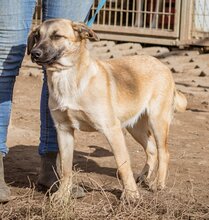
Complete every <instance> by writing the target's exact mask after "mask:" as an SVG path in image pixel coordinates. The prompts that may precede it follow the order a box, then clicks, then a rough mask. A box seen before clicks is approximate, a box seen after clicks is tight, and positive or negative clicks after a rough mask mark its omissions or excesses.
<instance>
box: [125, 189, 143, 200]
mask: <svg viewBox="0 0 209 220" xmlns="http://www.w3.org/2000/svg"><path fill="white" fill-rule="evenodd" d="M139 197H140V196H139V192H138V190H137V191H131V190H127V189H126V190H124V191H123V193H122V195H121V200H124V201H125V202H127V203H136V202H137V201H138V200H139Z"/></svg>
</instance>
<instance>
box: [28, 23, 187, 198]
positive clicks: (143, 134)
mask: <svg viewBox="0 0 209 220" xmlns="http://www.w3.org/2000/svg"><path fill="white" fill-rule="evenodd" d="M87 38H93V39H96V40H97V39H98V38H97V36H96V35H95V33H94V32H93V31H92V30H91V29H89V28H88V27H87V26H85V25H84V24H81V23H73V22H72V21H69V20H64V19H55V20H48V21H46V22H44V23H43V24H42V25H40V26H39V27H38V28H36V29H35V30H34V31H33V32H32V33H31V34H30V36H29V38H28V54H30V53H31V57H32V60H33V61H34V62H36V63H38V64H40V65H43V66H44V67H45V68H46V71H47V77H48V87H49V94H50V95H49V108H50V111H51V115H52V118H53V120H54V124H55V126H56V130H57V136H58V143H59V153H60V169H61V175H60V178H61V185H60V187H59V190H58V192H57V196H58V197H61V196H63V195H64V193H66V190H67V189H69V188H70V186H71V183H72V178H71V176H72V160H73V148H74V130H75V129H79V130H81V131H99V132H101V133H103V134H104V135H105V136H106V138H107V140H108V141H109V143H110V146H111V148H112V151H113V153H114V156H115V160H116V163H117V167H118V170H119V173H120V177H121V179H122V182H123V186H124V192H125V196H126V197H128V198H134V199H135V198H137V197H138V196H139V193H138V190H137V185H136V182H135V180H134V177H133V173H132V170H131V163H130V158H129V153H128V150H127V147H126V144H125V139H124V135H123V132H122V128H123V127H126V128H127V130H128V131H129V132H130V134H131V135H132V136H133V137H134V138H135V140H136V141H138V142H139V143H140V144H141V145H142V146H143V148H144V150H145V152H146V155H147V162H146V165H145V166H144V169H143V171H142V174H141V176H146V178H147V179H149V178H150V176H151V174H152V171H153V170H154V168H155V166H156V164H157V165H158V170H157V174H156V178H155V180H154V182H153V183H152V184H151V186H152V188H160V189H161V188H163V187H164V186H165V178H166V173H167V167H168V161H169V153H168V147H167V138H168V132H169V126H170V123H171V119H172V116H173V112H174V110H175V109H177V110H179V111H184V110H185V108H186V104H187V101H186V98H185V97H184V96H183V94H179V93H178V92H177V91H176V88H175V84H174V81H173V78H172V74H171V72H170V70H169V69H168V67H166V66H165V65H163V64H162V63H161V62H160V61H158V60H157V59H155V58H153V57H150V56H144V55H143V56H132V57H124V58H121V59H112V60H108V61H101V60H95V59H92V58H91V56H90V52H89V51H88V49H87V47H86V39H87Z"/></svg>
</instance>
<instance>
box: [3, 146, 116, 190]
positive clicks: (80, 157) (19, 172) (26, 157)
mask: <svg viewBox="0 0 209 220" xmlns="http://www.w3.org/2000/svg"><path fill="white" fill-rule="evenodd" d="M90 148H94V151H93V153H90V154H89V153H85V152H82V151H75V152H74V167H75V168H76V169H77V170H80V171H81V172H85V173H97V174H104V175H108V176H115V174H116V169H115V168H109V167H100V166H99V165H98V164H97V163H96V162H95V161H94V160H93V159H90V158H89V157H107V156H112V153H111V152H110V151H108V150H106V149H104V148H101V147H97V146H90ZM4 167H5V180H6V182H7V183H8V184H9V185H10V186H13V187H19V188H25V187H32V186H33V185H34V184H35V183H36V180H37V177H38V173H39V169H40V157H39V155H38V147H37V146H24V145H17V146H14V147H12V148H10V151H9V154H8V155H7V156H6V158H5V159H4Z"/></svg>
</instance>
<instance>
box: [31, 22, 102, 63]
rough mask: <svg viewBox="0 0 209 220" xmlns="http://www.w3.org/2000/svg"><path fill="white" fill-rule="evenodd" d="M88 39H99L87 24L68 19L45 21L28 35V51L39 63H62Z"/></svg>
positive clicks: (34, 60)
mask: <svg viewBox="0 0 209 220" xmlns="http://www.w3.org/2000/svg"><path fill="white" fill-rule="evenodd" d="M86 39H90V40H99V38H98V37H97V35H96V34H95V33H94V32H93V31H92V30H91V29H90V28H89V27H87V26H86V25H85V24H83V23H75V22H72V21H70V20H66V19H52V20H47V21H45V22H43V23H42V24H41V25H40V26H38V27H37V28H35V29H34V30H33V31H32V32H31V33H30V35H29V36H28V45H27V53H28V55H29V54H31V59H32V61H33V62H36V63H37V64H39V65H43V66H48V65H53V64H59V63H60V64H61V65H63V63H62V62H61V61H60V60H61V59H63V58H64V57H66V56H69V55H71V54H72V55H73V54H75V53H76V52H77V51H78V48H79V46H80V44H81V42H83V41H84V40H86Z"/></svg>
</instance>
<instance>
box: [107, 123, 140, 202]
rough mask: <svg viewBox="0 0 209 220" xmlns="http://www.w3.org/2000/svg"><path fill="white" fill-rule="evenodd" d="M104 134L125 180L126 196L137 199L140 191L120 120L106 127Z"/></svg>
mask: <svg viewBox="0 0 209 220" xmlns="http://www.w3.org/2000/svg"><path fill="white" fill-rule="evenodd" d="M104 134H105V136H106V138H107V140H108V141H109V143H110V145H111V147H112V151H113V154H114V156H115V160H116V163H117V167H118V171H119V174H120V177H121V179H122V182H123V187H124V193H125V197H126V198H127V199H128V200H129V199H131V200H136V199H137V198H138V197H139V193H138V190H137V185H136V182H135V180H134V177H133V172H132V169H131V163H130V158H129V153H128V150H127V147H126V143H125V138H124V135H123V132H122V128H121V125H120V122H119V121H118V122H117V123H116V124H115V125H114V126H111V127H108V128H107V129H105V131H104Z"/></svg>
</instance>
